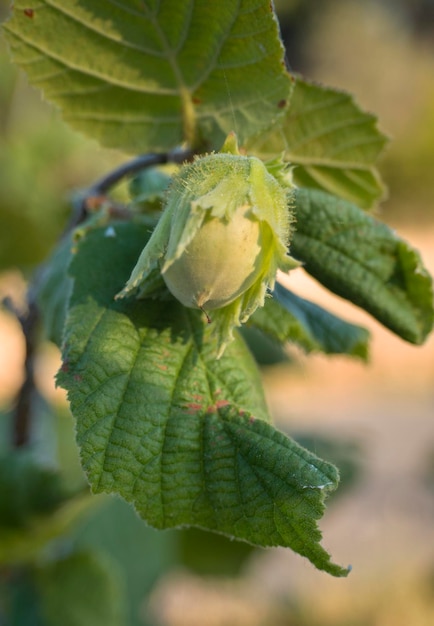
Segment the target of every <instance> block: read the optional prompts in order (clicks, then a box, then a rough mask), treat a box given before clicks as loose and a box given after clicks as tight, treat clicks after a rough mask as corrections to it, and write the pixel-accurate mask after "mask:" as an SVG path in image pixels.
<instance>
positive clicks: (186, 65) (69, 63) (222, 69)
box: [5, 0, 292, 153]
mask: <svg viewBox="0 0 434 626" xmlns="http://www.w3.org/2000/svg"><path fill="white" fill-rule="evenodd" d="M5 29H6V32H7V36H8V40H9V43H10V45H11V48H12V53H13V57H14V60H15V61H16V63H18V64H19V65H20V66H21V67H22V68H24V69H25V70H26V72H27V73H28V76H29V80H30V81H31V83H32V84H34V85H36V86H37V87H40V88H41V89H43V91H44V94H45V96H46V97H47V99H48V100H50V101H53V102H55V103H56V104H57V105H59V106H60V107H61V108H62V112H63V117H64V119H65V121H67V122H69V123H70V124H71V125H73V126H74V127H75V128H77V129H78V130H80V131H82V132H84V133H85V134H87V135H89V136H91V137H94V138H95V139H97V140H99V141H100V142H101V143H102V144H104V145H106V146H109V147H114V148H119V149H121V150H124V151H126V152H132V153H138V152H146V151H150V150H167V149H171V148H173V147H175V146H177V145H179V144H180V143H182V142H183V141H187V142H188V143H189V144H190V145H194V146H197V145H201V144H202V142H203V141H204V142H205V145H206V147H207V148H208V149H213V148H214V149H216V148H218V147H220V145H221V144H222V143H223V140H224V138H225V137H226V135H227V134H228V132H229V131H231V130H235V131H236V132H237V133H238V135H239V137H240V138H241V140H245V139H246V138H247V137H249V136H251V135H252V134H257V133H258V132H260V131H261V130H263V129H265V128H268V127H269V126H270V125H271V124H273V123H274V122H275V121H276V119H277V118H278V117H279V116H280V115H281V114H282V113H283V112H284V110H285V106H286V103H287V102H289V97H290V92H291V88H292V83H291V80H290V77H289V75H288V73H287V72H286V70H285V68H284V64H283V55H284V51H283V47H282V44H281V42H280V39H279V35H278V26H277V21H276V18H275V15H274V11H273V7H272V5H271V3H270V2H269V1H268V0H240V1H239V2H233V0H221V1H220V2H218V3H213V2H195V1H194V0H184V1H183V2H179V0H160V1H159V2H157V1H156V0H143V1H138V0H123V2H114V1H113V0H109V1H107V0H41V1H40V2H38V3H37V6H35V7H34V8H32V11H31V12H29V10H28V2H26V1H25V0H17V1H16V2H15V3H14V8H13V16H12V19H11V20H9V22H8V23H7V24H6V26H5ZM59 34H60V36H59Z"/></svg>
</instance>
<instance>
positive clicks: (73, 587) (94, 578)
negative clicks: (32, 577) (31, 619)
mask: <svg viewBox="0 0 434 626" xmlns="http://www.w3.org/2000/svg"><path fill="white" fill-rule="evenodd" d="M36 583H37V588H38V590H39V594H40V610H41V614H42V615H43V616H44V618H45V624H46V625H47V626H58V625H59V624H62V626H123V624H125V623H126V622H125V615H124V597H123V591H124V589H123V585H122V580H121V579H120V576H119V575H118V571H117V569H116V568H115V563H114V562H113V561H111V560H108V559H107V557H103V556H102V555H100V554H96V553H94V552H78V553H73V554H71V555H69V556H67V557H65V558H63V559H60V560H58V561H54V562H52V563H47V564H46V565H44V566H41V567H40V568H39V569H38V570H37V571H36Z"/></svg>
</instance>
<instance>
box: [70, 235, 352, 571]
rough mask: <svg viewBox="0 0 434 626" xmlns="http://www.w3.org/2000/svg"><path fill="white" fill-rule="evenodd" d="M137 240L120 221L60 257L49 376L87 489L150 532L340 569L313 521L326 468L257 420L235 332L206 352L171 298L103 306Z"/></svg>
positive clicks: (251, 372)
mask: <svg viewBox="0 0 434 626" xmlns="http://www.w3.org/2000/svg"><path fill="white" fill-rule="evenodd" d="M113 229H114V232H115V236H113ZM147 237H148V234H147V233H146V232H145V230H144V229H141V228H139V227H137V226H133V225H127V224H114V225H113V228H112V230H111V236H110V237H108V236H107V235H106V231H104V230H103V229H100V230H98V229H96V230H91V231H89V232H88V233H87V235H86V236H85V238H84V239H83V240H82V241H81V242H80V243H79V245H78V251H77V253H76V256H75V258H74V260H73V262H72V265H71V273H72V275H73V277H74V288H73V293H72V296H71V300H70V311H69V314H68V318H67V323H66V331H65V349H64V354H63V366H62V368H61V371H60V372H59V375H58V380H59V382H60V384H61V385H62V386H64V387H65V388H66V389H67V390H68V392H69V399H70V401H71V408H72V412H73V414H74V416H75V418H76V420H77V439H78V443H79V446H80V448H81V458H82V463H83V466H84V468H85V470H86V472H87V475H88V478H89V481H90V483H91V485H92V488H93V490H94V491H97V492H99V491H106V492H116V493H119V494H120V495H122V496H123V497H124V498H125V499H126V500H128V501H129V502H132V503H133V504H134V506H135V507H136V509H137V510H138V512H139V513H140V515H141V516H142V517H143V518H144V519H145V520H146V521H147V522H148V523H149V524H151V525H152V526H155V527H157V528H169V527H179V526H185V525H190V526H198V527H202V528H207V529H209V530H214V531H216V532H220V533H223V534H226V535H229V536H232V537H236V538H238V539H244V540H246V541H248V542H250V543H253V544H257V545H261V546H272V545H282V546H288V547H291V548H292V549H294V550H295V551H296V552H299V553H300V554H302V555H304V556H306V557H308V558H309V559H310V560H311V561H312V562H313V563H314V564H315V565H316V566H317V567H318V568H320V569H325V570H326V571H328V572H330V573H332V574H333V575H336V576H343V575H345V574H346V573H347V570H346V569H343V568H341V567H339V566H337V565H335V564H333V563H331V562H330V558H329V555H328V554H327V553H326V552H325V551H324V550H323V548H322V547H321V546H320V545H319V541H320V538H321V535H320V532H319V530H318V528H317V526H316V520H317V519H318V518H319V517H320V516H321V515H322V513H323V511H324V504H323V502H324V498H325V496H326V495H327V493H328V492H329V491H331V490H333V489H335V488H336V486H337V481H338V476H337V471H336V469H335V468H334V467H333V466H331V465H329V464H327V463H325V462H323V461H321V460H320V459H318V458H317V457H315V456H314V455H312V454H311V453H308V452H307V451H306V450H304V449H303V448H301V447H299V446H298V445H297V444H296V443H295V442H294V441H292V440H291V439H289V438H288V437H286V436H285V435H284V434H282V433H280V432H278V431H276V430H275V429H274V428H273V427H272V426H271V425H269V424H268V423H267V421H266V420H267V419H268V413H267V409H266V406H265V401H264V398H263V394H262V390H261V384H260V379H259V376H258V372H257V370H256V366H255V364H254V361H253V359H252V357H251V356H250V354H249V352H248V351H247V349H246V347H245V345H244V343H243V342H242V340H241V338H240V337H239V336H238V335H237V338H236V339H235V341H234V342H233V343H232V344H230V346H229V347H228V348H227V350H226V352H225V354H224V355H223V356H222V358H221V359H220V360H216V359H215V345H214V343H215V342H213V340H212V338H211V333H212V331H211V330H210V328H209V326H208V325H207V324H206V323H204V321H203V319H202V317H201V314H200V312H198V311H194V310H190V309H186V308H184V307H183V306H182V305H181V304H179V303H178V302H177V301H175V300H172V301H168V302H167V301H166V302H161V301H153V300H150V299H147V300H137V299H132V300H123V301H119V300H117V301H116V300H114V296H115V294H116V293H117V292H118V291H119V289H120V288H121V287H122V286H123V284H124V282H125V280H126V278H127V277H128V275H129V273H130V271H131V268H132V266H133V265H134V263H135V261H136V258H137V255H138V253H139V252H140V250H141V249H142V248H143V245H144V243H145V240H146V238H147Z"/></svg>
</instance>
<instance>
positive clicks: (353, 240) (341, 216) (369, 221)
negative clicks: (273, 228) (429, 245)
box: [291, 189, 434, 344]
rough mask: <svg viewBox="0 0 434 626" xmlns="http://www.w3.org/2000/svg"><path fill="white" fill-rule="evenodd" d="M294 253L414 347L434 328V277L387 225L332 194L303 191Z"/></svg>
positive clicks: (298, 197) (330, 285) (334, 288)
mask: <svg viewBox="0 0 434 626" xmlns="http://www.w3.org/2000/svg"><path fill="white" fill-rule="evenodd" d="M295 214H296V218H297V229H296V231H295V233H294V237H293V240H292V242H291V254H293V255H294V257H296V258H297V259H299V260H300V261H302V262H303V263H304V267H305V269H306V271H307V272H309V273H310V274H312V276H314V277H315V278H316V279H318V280H319V281H320V282H321V283H322V284H323V285H324V286H325V287H327V288H328V289H330V290H331V291H333V292H334V293H336V294H337V295H339V296H342V297H343V298H346V299H347V300H350V301H351V302H353V303H354V304H357V305H358V306H360V307H362V308H363V309H365V310H366V311H368V313H370V314H371V315H373V316H374V317H375V318H376V319H377V320H378V321H379V322H381V323H382V324H383V325H384V326H386V327H387V328H389V329H390V330H391V331H393V332H394V333H396V334H397V335H399V336H400V337H402V338H403V339H405V340H406V341H409V342H411V343H415V344H421V343H423V342H424V341H425V339H426V337H427V335H428V334H429V333H430V331H431V329H432V325H433V319H434V312H433V286H432V279H431V277H430V275H429V273H428V272H427V270H426V269H425V267H424V266H423V263H422V260H421V258H420V256H419V254H418V252H417V251H416V250H414V249H413V248H412V247H411V246H410V245H409V244H408V243H406V242H405V241H403V240H402V239H400V238H399V237H397V235H396V234H395V233H394V232H393V231H392V230H391V229H390V228H389V227H388V226H386V225H385V224H382V223H381V222H378V221H377V220H375V219H373V218H372V217H371V216H369V215H366V214H365V213H363V212H362V211H361V210H360V209H359V208H358V207H356V206H355V205H353V204H351V203H349V202H345V201H344V200H339V199H337V198H335V197H334V196H331V195H329V194H327V193H324V192H321V191H316V190H307V189H299V190H298V191H297V193H296V195H295Z"/></svg>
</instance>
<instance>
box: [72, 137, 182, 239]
mask: <svg viewBox="0 0 434 626" xmlns="http://www.w3.org/2000/svg"><path fill="white" fill-rule="evenodd" d="M192 158H193V153H192V151H191V150H180V149H177V150H173V151H172V152H167V153H162V154H142V155H140V156H138V157H136V158H134V159H131V161H127V162H126V163H123V164H122V165H120V166H119V167H118V168H116V169H114V170H112V171H111V172H109V173H108V174H106V175H105V176H103V177H102V178H100V179H99V180H98V181H96V182H95V183H94V184H93V185H92V186H91V187H89V188H88V189H85V190H83V191H82V192H81V193H80V194H79V195H78V197H77V200H76V202H75V203H74V213H73V215H72V218H71V220H70V223H69V224H68V225H67V228H66V232H65V234H67V233H69V232H70V231H71V230H72V229H73V228H75V227H76V226H78V225H79V224H81V223H82V222H83V221H84V220H85V219H86V217H87V216H88V215H89V212H90V211H91V210H92V209H94V208H95V207H97V206H100V205H101V204H102V203H103V202H104V201H105V200H106V199H107V198H106V194H107V193H108V192H109V191H110V189H112V188H113V187H114V186H115V185H117V184H118V183H119V182H120V181H121V180H122V179H124V178H126V177H127V176H132V175H134V174H137V173H138V172H140V171H142V170H144V169H146V168H148V167H153V166H155V165H165V164H167V163H178V164H181V163H183V162H185V161H190V160H191V159H192Z"/></svg>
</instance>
